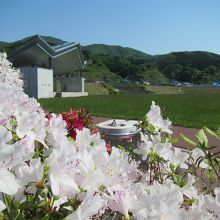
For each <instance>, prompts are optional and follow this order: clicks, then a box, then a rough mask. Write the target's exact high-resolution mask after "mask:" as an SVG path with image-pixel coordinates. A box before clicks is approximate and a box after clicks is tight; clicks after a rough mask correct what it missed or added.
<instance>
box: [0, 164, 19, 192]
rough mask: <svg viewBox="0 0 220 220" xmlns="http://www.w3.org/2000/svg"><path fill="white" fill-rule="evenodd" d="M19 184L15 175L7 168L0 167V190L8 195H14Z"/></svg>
mask: <svg viewBox="0 0 220 220" xmlns="http://www.w3.org/2000/svg"><path fill="white" fill-rule="evenodd" d="M18 187H19V185H18V183H17V181H16V180H15V176H14V175H13V174H12V173H11V172H9V171H8V170H7V169H3V168H1V169H0V192H3V193H6V194H8V195H14V194H15V193H16V192H17V189H18Z"/></svg>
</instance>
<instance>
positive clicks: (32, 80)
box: [20, 67, 38, 98]
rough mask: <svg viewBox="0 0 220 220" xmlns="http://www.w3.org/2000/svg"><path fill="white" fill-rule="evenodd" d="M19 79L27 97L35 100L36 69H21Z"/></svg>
mask: <svg viewBox="0 0 220 220" xmlns="http://www.w3.org/2000/svg"><path fill="white" fill-rule="evenodd" d="M20 72H21V79H22V80H23V81H24V85H23V89H24V92H25V93H26V94H27V95H28V96H29V97H35V98H37V93H38V92H37V68H34V67H21V68H20Z"/></svg>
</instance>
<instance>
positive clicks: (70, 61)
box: [8, 35, 88, 98]
mask: <svg viewBox="0 0 220 220" xmlns="http://www.w3.org/2000/svg"><path fill="white" fill-rule="evenodd" d="M8 59H9V60H10V61H11V62H12V63H13V66H15V67H17V68H20V71H21V73H22V78H23V79H24V82H25V83H24V90H25V92H26V93H27V94H28V95H29V96H31V97H35V98H49V97H54V96H60V97H67V96H85V95H88V93H86V92H84V78H83V76H82V75H83V74H82V70H83V68H84V64H85V62H84V60H83V55H82V51H81V47H80V44H79V43H75V42H73V43H63V44H61V45H53V46H51V45H49V44H48V43H47V42H46V41H45V40H44V39H43V38H42V37H41V36H39V35H35V36H33V37H31V38H29V39H28V40H26V41H24V42H22V43H21V44H20V45H19V46H17V47H16V48H15V49H13V50H12V51H9V53H8Z"/></svg>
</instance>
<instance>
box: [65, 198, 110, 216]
mask: <svg viewBox="0 0 220 220" xmlns="http://www.w3.org/2000/svg"><path fill="white" fill-rule="evenodd" d="M105 205H106V202H105V201H104V200H103V199H102V198H101V196H100V195H99V194H96V195H94V196H92V195H90V196H88V197H86V198H85V199H84V200H83V201H82V203H81V204H80V206H79V207H78V209H77V210H76V211H75V212H74V213H72V214H70V215H69V216H67V217H66V219H67V220H89V219H91V217H92V216H93V215H97V214H98V213H99V210H101V209H102V207H103V206H105Z"/></svg>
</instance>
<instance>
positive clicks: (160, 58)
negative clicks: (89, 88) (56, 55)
mask: <svg viewBox="0 0 220 220" xmlns="http://www.w3.org/2000/svg"><path fill="white" fill-rule="evenodd" d="M30 37H32V36H30ZM30 37H27V38H24V39H22V40H19V41H15V42H11V43H8V42H2V41H0V51H5V52H8V51H10V50H11V49H13V48H15V47H17V46H19V45H20V44H21V43H23V42H25V41H26V40H28V39H29V38H30ZM42 37H43V38H44V39H45V40H46V41H47V42H48V43H49V44H50V45H57V44H63V43H65V41H63V40H61V39H58V38H54V37H50V36H42ZM0 40H1V39H0ZM82 51H83V54H84V57H85V60H86V61H87V64H86V67H85V69H84V75H85V78H86V79H87V80H88V81H95V80H105V81H112V80H121V79H123V78H127V79H128V80H131V81H149V82H150V83H157V82H168V81H173V80H177V81H181V82H193V83H211V82H214V81H220V55H218V54H214V53H209V52H205V51H192V52H188V51H185V52H172V53H169V54H164V55H154V56H152V55H149V54H146V53H144V52H141V51H138V50H135V49H132V48H129V47H121V46H111V45H104V44H92V45H88V46H82Z"/></svg>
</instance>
